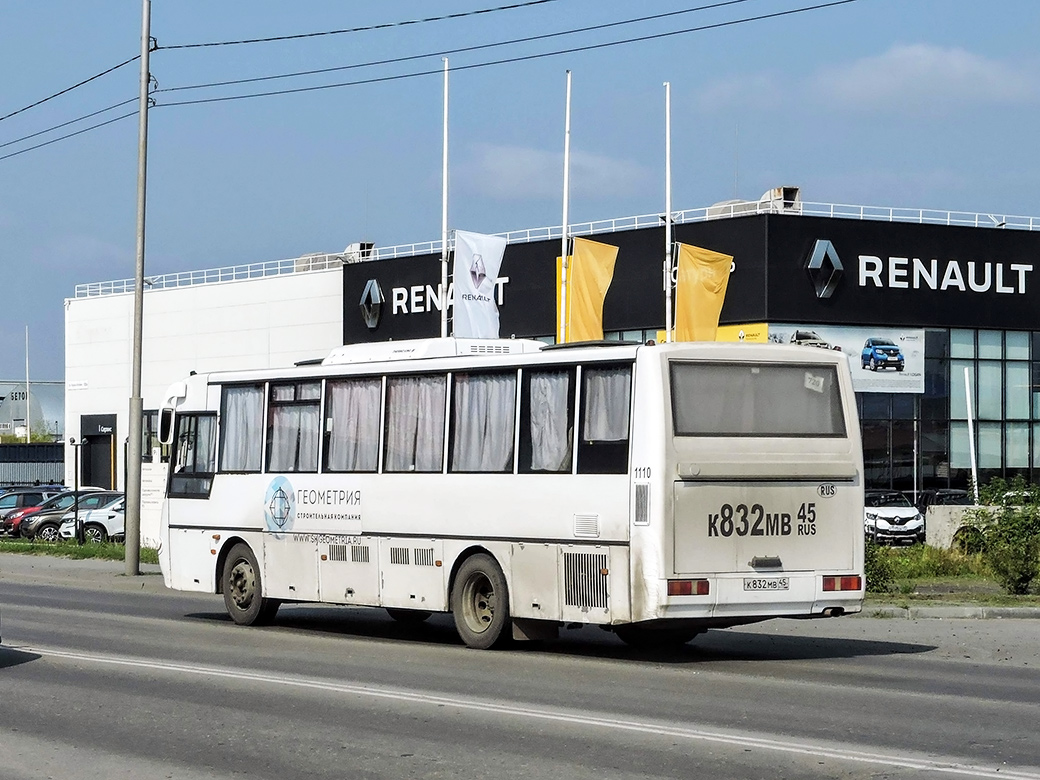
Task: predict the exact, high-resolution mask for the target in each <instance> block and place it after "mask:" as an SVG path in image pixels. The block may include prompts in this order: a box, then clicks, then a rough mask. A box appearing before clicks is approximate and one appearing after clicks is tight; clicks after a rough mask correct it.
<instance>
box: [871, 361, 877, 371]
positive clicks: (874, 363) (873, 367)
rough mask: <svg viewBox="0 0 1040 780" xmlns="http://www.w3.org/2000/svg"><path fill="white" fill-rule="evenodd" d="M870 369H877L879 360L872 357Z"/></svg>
mask: <svg viewBox="0 0 1040 780" xmlns="http://www.w3.org/2000/svg"><path fill="white" fill-rule="evenodd" d="M870 370H871V371H877V361H876V360H874V358H871V359H870Z"/></svg>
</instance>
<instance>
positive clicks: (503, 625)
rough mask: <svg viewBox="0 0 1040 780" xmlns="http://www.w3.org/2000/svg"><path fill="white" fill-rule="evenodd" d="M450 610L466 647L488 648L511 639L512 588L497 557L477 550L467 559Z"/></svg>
mask: <svg viewBox="0 0 1040 780" xmlns="http://www.w3.org/2000/svg"><path fill="white" fill-rule="evenodd" d="M451 611H452V613H453V614H454V616H455V628H456V630H457V631H458V632H459V636H460V637H462V641H463V642H465V644H466V646H467V647H472V648H474V649H477V650H488V649H490V648H492V647H496V646H501V645H503V644H505V643H507V642H508V641H509V640H510V639H511V638H512V630H511V629H512V621H511V620H510V618H509V587H508V586H507V585H506V578H505V575H504V574H502V569H501V568H499V566H498V564H497V563H496V562H495V559H494V558H492V557H491V556H490V555H486V554H484V553H478V554H477V555H473V556H471V557H470V558H467V559H466V561H465V562H464V563H463V564H462V566H461V567H460V568H459V572H458V574H457V575H456V576H455V584H454V585H453V586H452V589H451Z"/></svg>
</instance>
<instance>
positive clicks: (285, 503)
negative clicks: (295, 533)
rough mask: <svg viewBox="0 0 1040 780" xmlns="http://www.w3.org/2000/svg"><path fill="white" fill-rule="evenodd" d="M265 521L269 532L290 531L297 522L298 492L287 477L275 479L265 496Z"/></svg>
mask: <svg viewBox="0 0 1040 780" xmlns="http://www.w3.org/2000/svg"><path fill="white" fill-rule="evenodd" d="M264 520H265V521H266V522H267V530H269V531H288V530H291V529H292V527H293V522H294V521H295V520H296V492H295V491H294V490H293V486H292V483H291V482H289V480H288V479H286V478H285V477H275V478H274V479H272V480H271V484H270V485H268V486H267V494H266V495H265V496H264Z"/></svg>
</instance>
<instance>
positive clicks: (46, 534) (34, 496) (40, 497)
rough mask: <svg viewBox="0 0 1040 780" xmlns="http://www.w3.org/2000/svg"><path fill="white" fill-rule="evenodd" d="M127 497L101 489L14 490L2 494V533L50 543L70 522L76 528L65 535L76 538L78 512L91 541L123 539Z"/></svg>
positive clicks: (0, 514) (0, 495)
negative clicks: (125, 500)
mask: <svg viewBox="0 0 1040 780" xmlns="http://www.w3.org/2000/svg"><path fill="white" fill-rule="evenodd" d="M123 498H124V496H123V493H122V492H120V491H116V490H101V489H100V488H82V489H81V490H79V491H78V492H77V491H72V490H64V489H63V490H60V491H56V490H54V489H47V490H42V489H40V488H32V489H15V490H11V491H9V492H7V493H3V494H0V533H3V534H4V535H5V536H8V537H21V538H23V539H38V540H40V541H47V542H50V541H56V540H57V539H59V538H63V537H62V533H61V532H62V529H63V527H64V526H66V525H68V526H70V527H71V528H72V531H71V533H69V534H68V535H67V536H66V537H64V538H75V536H76V528H75V523H76V517H77V515H78V517H79V519H80V521H81V522H82V524H83V528H84V534H85V536H86V537H87V539H88V540H89V541H107V540H108V539H111V538H121V537H122V536H123V535H124V530H123V522H122V518H123V509H122V502H123ZM5 499H8V500H7V502H6V504H5V502H4V500H5ZM33 502H35V503H33ZM116 505H118V510H116V509H115V507H116ZM117 519H118V523H117V522H116V520H117Z"/></svg>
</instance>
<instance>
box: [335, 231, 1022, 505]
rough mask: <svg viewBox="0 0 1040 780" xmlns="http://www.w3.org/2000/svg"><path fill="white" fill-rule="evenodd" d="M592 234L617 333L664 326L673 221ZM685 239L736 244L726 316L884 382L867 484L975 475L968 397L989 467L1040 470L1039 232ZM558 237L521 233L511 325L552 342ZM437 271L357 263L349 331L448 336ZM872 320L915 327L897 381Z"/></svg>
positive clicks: (959, 481) (725, 234) (610, 324)
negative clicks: (610, 264)
mask: <svg viewBox="0 0 1040 780" xmlns="http://www.w3.org/2000/svg"><path fill="white" fill-rule="evenodd" d="M590 238H592V239H593V240H596V241H601V242H603V243H607V244H613V245H615V246H617V247H618V257H617V262H616V265H615V271H614V277H613V281H612V283H611V286H610V290H609V292H608V294H607V297H606V300H605V302H604V310H603V326H604V331H605V333H606V335H607V336H608V337H613V338H638V339H646V338H656V337H657V332H658V330H659V329H662V328H663V327H664V291H663V289H662V259H663V252H664V246H663V245H664V228H663V226H662V227H660V228H648V229H640V230H630V231H623V232H614V233H601V234H598V235H594V236H590ZM673 238H674V240H675V241H678V242H683V243H689V244H694V245H696V246H700V247H704V248H706V249H711V250H714V251H718V252H723V253H725V254H728V255H732V256H733V267H732V270H731V274H730V282H729V288H728V290H727V294H726V301H725V304H724V306H723V308H722V315H721V324H723V325H727V324H729V325H745V324H765V325H766V326H767V327H768V332H769V335H770V338H772V339H774V340H788V339H789V338H791V334H793V333H796V332H797V333H804V332H807V331H806V330H799V329H809V331H810V332H811V329H813V328H816V329H818V330H819V331H820V332H821V333H830V334H832V336H833V338H832V342H833V343H835V344H837V343H839V342H838V341H837V340H836V339H840V340H841V341H840V344H841V346H840V347H839V346H835V348H841V349H843V351H845V352H846V353H847V354H848V355H849V358H850V362H851V365H852V370H853V374H854V379H856V380H857V381H860V380H862V381H861V384H862V383H864V382H866V380H868V379H869V380H873V382H874V384H873V386H871V387H870V389H867V390H864V391H863V392H857V398H858V403H859V410H860V417H861V420H862V429H863V446H864V457H865V462H866V467H867V485H868V487H894V488H896V489H900V490H907V491H909V490H913V489H914V488H915V483H916V488H918V489H925V488H938V487H965V486H967V484H968V480H969V478H970V457H969V452H970V450H969V439H968V431H969V401H970V414H971V417H972V420H973V427H974V431H975V444H976V452H977V461H978V468H979V478H980V480H981V481H985V480H987V479H989V478H990V477H992V476H1008V477H1009V476H1013V475H1016V474H1021V475H1023V476H1025V477H1026V478H1027V479H1029V480H1030V481H1033V482H1040V321H1038V319H1040V318H1038V314H1040V232H1032V231H1028V230H1018V229H1004V228H1001V227H996V226H995V227H964V226H952V225H942V224H921V223H912V222H889V221H874V220H858V219H839V218H829V217H813V216H802V215H799V214H794V213H775V214H757V215H750V216H743V217H733V218H726V219H717V220H707V221H702V222H693V223H686V224H680V225H675V226H674V227H673ZM559 249H560V241H559V240H558V239H550V240H545V241H533V242H529V243H516V244H510V245H508V246H507V248H506V252H505V257H504V259H503V262H502V268H501V271H500V276H499V284H498V286H497V288H496V290H497V294H498V296H499V313H500V322H501V335H502V336H503V337H507V338H508V337H510V336H516V337H517V338H521V337H534V338H543V339H546V340H551V339H552V336H553V334H554V333H555V329H556V325H555V324H556V295H557V290H556V281H555V280H556V257H557V256H558V254H559ZM439 282H440V257H439V256H435V255H420V256H412V257H400V258H395V259H391V260H377V261H372V262H364V263H352V264H348V265H345V266H344V271H343V292H344V295H343V300H344V313H343V339H344V343H347V344H349V343H355V342H363V341H383V340H387V339H395V340H396V339H404V338H422V337H431V336H436V335H438V334H439V332H440V308H439V307H440V294H439V290H438V286H439ZM366 315H367V316H366ZM871 328H875V329H878V334H877V335H880V334H882V333H900V334H903V333H905V334H906V337H905V341H906V345H907V346H906V349H907V350H908V363H907V371H906V372H905V373H903V374H902V375H901V376H899V377H898V379H899V382H896V379H895V378H894V377H895V373H894V372H891V371H890V372H889V373H888V378H887V379H886V378H884V377H881V378H879V374H878V373H877V372H875V374H874V375H871V372H870V370H869V369H868V368H867V367H866V366H865V364H861V363H860V354H861V348H862V346H863V341H862V338H861V337H862V334H863V333H868V334H869V333H872V331H870V329H871ZM852 337H855V338H857V339H858V341H857V342H856V343H853V342H852V341H851V340H850V339H851V338H852ZM902 340H903V336H900V337H899V338H898V339H897V341H902ZM911 345H912V346H911ZM828 346H830V344H828ZM910 349H913V350H914V355H915V358H914V359H915V360H916V361H917V362H916V363H915V364H914V365H915V366H916V368H914V369H911V365H910V362H909V360H910ZM918 352H919V353H920V354H917V353H918ZM864 354H865V353H864ZM965 373H967V379H966V378H965ZM886 382H887V383H888V384H889V385H892V387H891V388H890V389H892V390H893V392H887V391H886V386H887V385H886ZM900 383H901V384H900ZM896 385H898V386H896ZM857 387H858V388H859V385H857Z"/></svg>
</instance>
